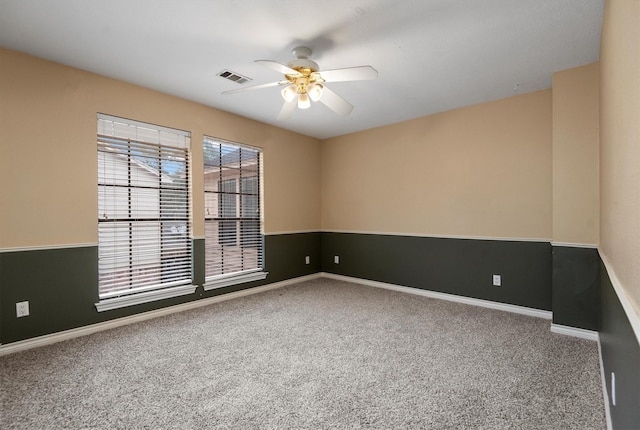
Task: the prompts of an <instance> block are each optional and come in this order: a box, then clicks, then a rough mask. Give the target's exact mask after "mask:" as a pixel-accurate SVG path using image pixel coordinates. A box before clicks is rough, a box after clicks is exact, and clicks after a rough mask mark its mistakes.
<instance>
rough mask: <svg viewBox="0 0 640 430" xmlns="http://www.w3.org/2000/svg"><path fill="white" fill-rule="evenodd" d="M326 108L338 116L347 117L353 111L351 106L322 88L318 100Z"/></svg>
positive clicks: (325, 88) (327, 89)
mask: <svg viewBox="0 0 640 430" xmlns="http://www.w3.org/2000/svg"><path fill="white" fill-rule="evenodd" d="M320 102H322V103H323V104H324V105H325V106H326V107H328V108H329V109H331V110H332V111H334V112H335V113H337V114H338V115H343V116H346V115H349V114H350V113H351V111H352V110H353V105H352V104H351V103H349V102H348V101H346V100H345V99H343V98H342V97H340V96H339V95H337V94H336V93H334V92H333V91H331V90H330V89H329V88H327V87H324V88H323V89H322V97H321V98H320Z"/></svg>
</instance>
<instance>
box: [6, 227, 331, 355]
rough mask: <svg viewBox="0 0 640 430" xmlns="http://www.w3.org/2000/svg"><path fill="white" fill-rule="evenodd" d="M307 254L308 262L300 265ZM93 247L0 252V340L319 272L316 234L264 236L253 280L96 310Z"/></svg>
mask: <svg viewBox="0 0 640 430" xmlns="http://www.w3.org/2000/svg"><path fill="white" fill-rule="evenodd" d="M193 251H194V260H193V280H194V284H196V285H202V283H203V281H204V240H203V239H196V240H194V242H193ZM307 255H309V256H310V259H311V264H308V265H307V264H305V256H307ZM97 261H98V248H97V247H96V246H87V247H78V248H56V249H44V250H32V251H16V252H3V253H0V343H2V344H7V343H11V342H16V341H19V340H23V339H28V338H32V337H36V336H41V335H45V334H50V333H55V332H59V331H63V330H68V329H72V328H76V327H81V326H85V325H90V324H95V323H98V322H102V321H107V320H111V319H115V318H120V317H124V316H129V315H134V314H137V313H141V312H146V311H151V310H155V309H160V308H164V307H167V306H172V305H176V304H180V303H185V302H189V301H192V300H198V299H200V298H203V297H209V296H214V295H218V294H223V293H228V292H232V291H237V290H241V289H245V288H251V287H255V286H259V285H263V284H268V283H273V282H277V281H282V280H286V279H291V278H295V277H298V276H303V275H308V274H312V273H317V272H319V271H320V233H300V234H286V235H272V236H267V237H266V238H265V264H266V270H267V271H268V272H269V275H268V276H267V278H266V279H264V280H262V281H258V282H249V283H245V284H238V285H235V286H233V287H226V288H220V289H216V290H212V291H207V292H204V291H203V289H202V287H201V286H200V287H199V288H198V289H197V290H196V292H195V294H191V295H188V296H181V297H175V298H171V299H165V300H159V301H156V302H150V303H145V304H141V305H135V306H129V307H125V308H121V309H115V310H112V311H106V312H98V311H97V310H96V308H95V303H96V302H97V301H98V269H97ZM25 300H28V301H29V307H30V309H29V310H30V315H29V316H27V317H22V318H17V317H16V310H15V304H16V303H17V302H21V301H25Z"/></svg>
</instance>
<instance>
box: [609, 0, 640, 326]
mask: <svg viewBox="0 0 640 430" xmlns="http://www.w3.org/2000/svg"><path fill="white" fill-rule="evenodd" d="M604 12H605V13H604V22H603V29H602V42H601V47H600V145H601V152H600V169H601V170H600V187H601V188H600V198H601V202H602V203H601V214H600V217H601V223H600V244H601V247H600V250H601V253H602V254H603V255H604V257H605V258H606V260H607V261H608V262H609V263H610V267H609V269H610V270H612V271H613V272H614V274H615V276H616V277H617V279H618V280H619V282H620V284H621V287H622V288H623V290H624V292H625V293H626V296H627V297H628V298H629V300H630V301H631V304H632V306H633V307H634V308H635V311H636V321H638V320H640V1H637V0H615V1H607V2H606V4H605V11H604Z"/></svg>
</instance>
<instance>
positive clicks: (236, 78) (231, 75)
mask: <svg viewBox="0 0 640 430" xmlns="http://www.w3.org/2000/svg"><path fill="white" fill-rule="evenodd" d="M218 76H220V77H221V78H225V79H228V80H230V81H233V82H236V83H238V84H244V83H245V82H249V81H250V80H251V78H247V77H246V76H242V75H239V74H238V73H235V72H232V71H230V70H223V71H222V72H220V73H218Z"/></svg>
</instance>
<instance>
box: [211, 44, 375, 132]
mask: <svg viewBox="0 0 640 430" xmlns="http://www.w3.org/2000/svg"><path fill="white" fill-rule="evenodd" d="M292 54H293V55H294V57H296V58H295V60H292V61H290V62H289V63H288V64H287V65H286V66H285V65H284V64H280V63H278V62H277V61H272V60H256V63H259V64H262V65H263V66H265V67H268V68H269V69H272V70H275V71H277V72H280V73H282V74H284V79H283V80H281V81H276V82H270V83H268V84H261V85H254V86H251V87H243V88H239V89H235V90H229V91H225V92H223V93H222V94H232V93H238V92H240V91H248V90H257V89H260V88H268V87H276V86H284V88H283V89H282V91H281V94H282V97H283V98H284V104H283V105H282V109H281V110H280V113H279V114H278V120H285V119H287V118H289V117H290V116H291V115H292V114H293V111H295V109H296V106H297V107H298V108H299V109H308V108H309V107H311V102H312V101H314V102H317V101H319V102H321V103H322V104H324V105H325V106H327V107H328V108H329V109H331V110H332V111H334V112H335V113H337V114H338V115H349V114H350V113H351V111H352V110H353V105H352V104H351V103H349V102H348V101H346V100H345V99H343V98H342V97H340V96H339V95H337V94H336V93H334V92H333V91H331V90H330V89H329V88H328V87H327V86H326V85H325V84H326V83H327V82H345V81H364V80H369V79H376V78H377V77H378V72H377V71H376V69H374V68H373V67H371V66H357V67H347V68H344V69H333V70H323V71H321V70H320V67H319V66H318V63H316V62H315V61H311V60H310V59H309V56H311V49H310V48H307V47H306V46H298V47H296V48H293V50H292Z"/></svg>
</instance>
